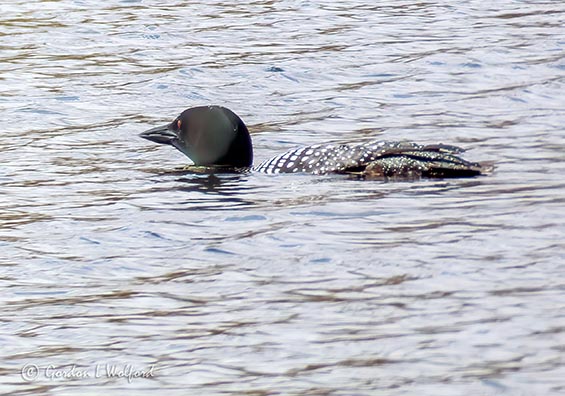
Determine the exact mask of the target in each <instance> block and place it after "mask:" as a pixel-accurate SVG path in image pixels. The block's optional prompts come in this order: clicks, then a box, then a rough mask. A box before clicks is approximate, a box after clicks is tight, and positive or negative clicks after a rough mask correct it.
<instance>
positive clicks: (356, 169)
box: [140, 106, 488, 178]
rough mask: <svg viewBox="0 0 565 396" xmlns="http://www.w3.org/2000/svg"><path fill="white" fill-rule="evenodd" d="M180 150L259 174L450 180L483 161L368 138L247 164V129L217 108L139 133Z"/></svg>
mask: <svg viewBox="0 0 565 396" xmlns="http://www.w3.org/2000/svg"><path fill="white" fill-rule="evenodd" d="M140 136H141V137H143V138H145V139H148V140H150V141H153V142H156V143H160V144H168V145H172V146H173V147H175V148H177V149H178V150H180V151H181V152H182V153H183V154H185V155H186V156H187V157H188V158H190V159H191V160H192V162H193V163H194V165H195V166H198V167H210V168H212V169H214V170H219V171H241V170H249V169H252V170H254V171H258V172H263V173H270V174H272V173H297V172H303V173H311V174H316V175H322V174H330V173H338V174H351V175H357V176H360V177H363V178H364V177H369V178H376V177H380V178H452V177H473V176H477V175H481V174H485V172H486V171H487V170H488V165H487V164H485V163H475V162H468V161H466V160H464V159H462V158H460V157H459V156H457V154H459V153H462V152H463V151H464V150H462V149H461V148H459V147H456V146H451V145H445V144H431V145H421V144H416V143H411V142H387V141H369V142H364V143H327V144H315V145H312V146H305V147H299V148H296V149H292V150H289V151H287V152H285V153H282V154H280V155H277V156H275V157H273V158H271V159H268V160H266V161H263V162H262V163H260V164H259V165H257V166H255V167H253V148H252V144H251V137H250V135H249V131H248V130H247V127H246V126H245V124H244V123H243V121H242V120H241V118H239V116H237V115H236V114H235V113H234V112H233V111H231V110H229V109H227V108H225V107H222V106H199V107H193V108H189V109H186V110H184V111H183V112H182V113H181V114H180V115H179V116H178V117H177V118H175V119H174V120H173V121H172V122H171V123H170V124H168V125H164V126H160V127H156V128H152V129H150V130H148V131H145V132H143V133H141V134H140Z"/></svg>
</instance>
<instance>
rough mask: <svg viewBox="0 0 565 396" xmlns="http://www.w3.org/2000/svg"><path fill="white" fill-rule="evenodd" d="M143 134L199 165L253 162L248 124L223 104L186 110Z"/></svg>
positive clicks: (239, 164)
mask: <svg viewBox="0 0 565 396" xmlns="http://www.w3.org/2000/svg"><path fill="white" fill-rule="evenodd" d="M139 136H141V137H142V138H145V139H147V140H151V141H152V142H155V143H160V144H170V145H172V146H174V147H176V148H177V149H178V150H180V151H181V152H183V153H184V154H185V155H186V156H187V157H188V158H190V159H191V160H192V162H194V164H195V165H198V166H226V167H237V168H239V167H249V166H251V164H252V163H253V149H252V146H251V137H250V136H249V131H248V130H247V127H246V126H245V124H244V123H243V121H242V120H241V118H239V116H238V115H237V114H235V113H234V112H233V111H231V110H229V109H226V108H225V107H221V106H200V107H193V108H190V109H186V110H185V111H183V112H182V113H181V114H180V115H179V116H178V117H177V118H175V119H174V120H173V122H171V123H170V124H168V125H164V126H160V127H156V128H152V129H149V130H148V131H145V132H143V133H141V134H140V135H139Z"/></svg>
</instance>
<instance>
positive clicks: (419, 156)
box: [255, 141, 484, 178]
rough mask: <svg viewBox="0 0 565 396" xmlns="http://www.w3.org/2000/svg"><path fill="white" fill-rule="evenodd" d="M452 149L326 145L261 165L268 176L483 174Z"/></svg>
mask: <svg viewBox="0 0 565 396" xmlns="http://www.w3.org/2000/svg"><path fill="white" fill-rule="evenodd" d="M463 151H464V150H463V149H461V148H459V147H456V146H450V145H444V144H433V145H420V144H416V143H411V142H383V141H375V142H368V143H359V144H322V145H313V146H306V147H299V148H297V149H293V150H289V151H287V152H285V153H283V154H280V155H278V156H276V157H273V158H271V159H269V160H266V161H264V162H262V163H261V164H259V165H258V166H257V167H256V168H255V170H257V171H259V172H265V173H296V172H307V173H313V174H327V173H348V174H357V175H361V176H367V177H404V178H406V177H465V176H467V177H469V176H476V175H479V174H481V173H482V172H483V170H484V169H483V167H482V165H481V164H478V163H473V162H468V161H465V160H463V159H462V158H460V157H458V156H457V155H456V154H459V153H462V152H463Z"/></svg>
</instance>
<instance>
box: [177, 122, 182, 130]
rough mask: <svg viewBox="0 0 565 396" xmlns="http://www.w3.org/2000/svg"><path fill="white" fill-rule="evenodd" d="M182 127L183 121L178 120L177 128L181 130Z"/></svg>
mask: <svg viewBox="0 0 565 396" xmlns="http://www.w3.org/2000/svg"><path fill="white" fill-rule="evenodd" d="M181 125H182V121H181V120H177V128H178V129H179V130H180V127H181Z"/></svg>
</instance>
